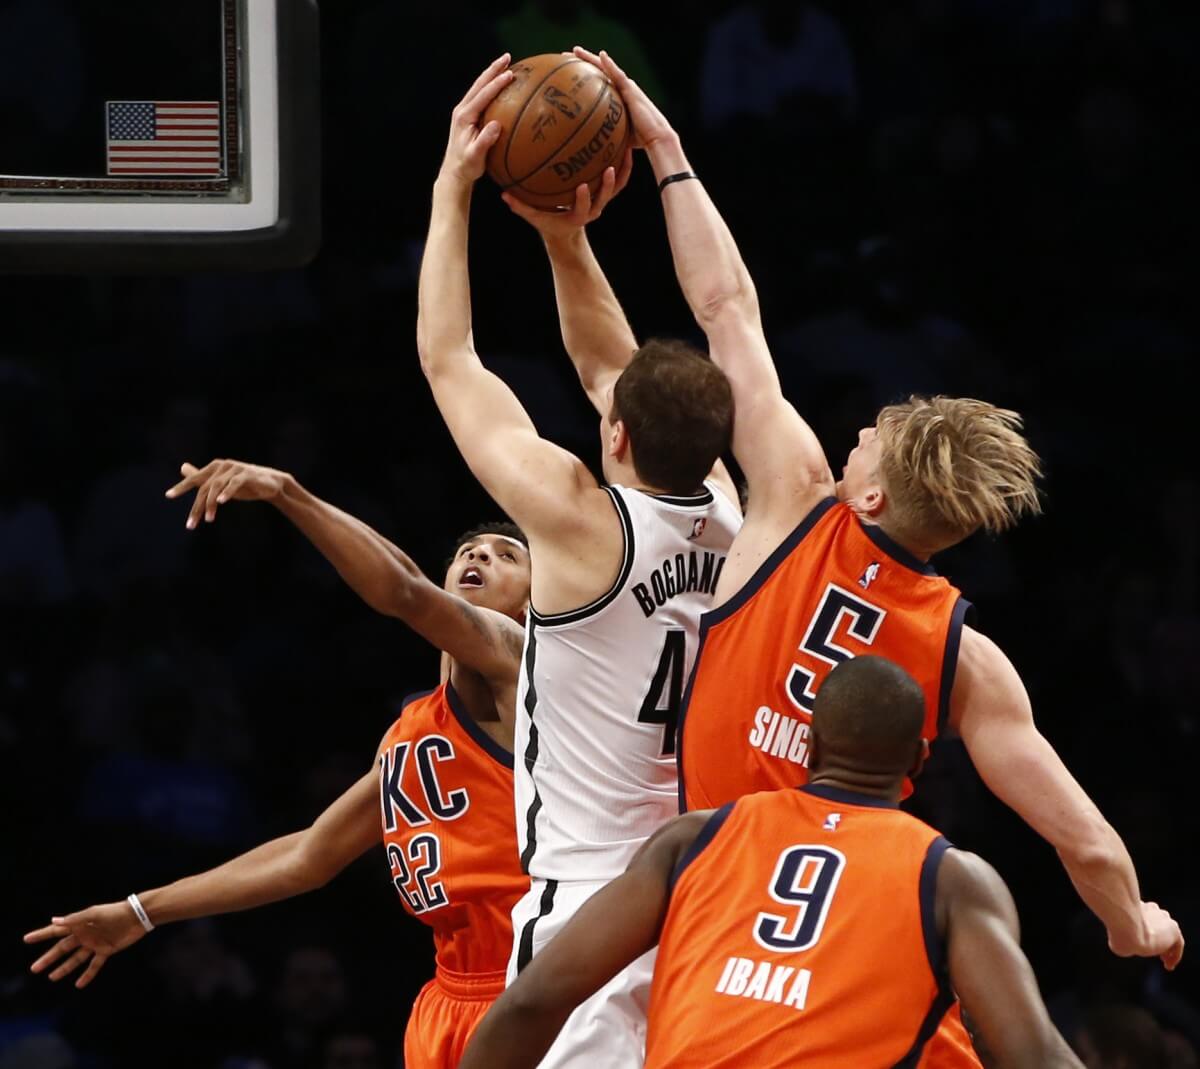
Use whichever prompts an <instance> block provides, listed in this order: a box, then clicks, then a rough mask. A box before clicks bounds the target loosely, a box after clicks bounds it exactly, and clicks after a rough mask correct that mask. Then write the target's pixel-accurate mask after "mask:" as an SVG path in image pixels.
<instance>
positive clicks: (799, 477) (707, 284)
mask: <svg viewBox="0 0 1200 1069" xmlns="http://www.w3.org/2000/svg"><path fill="white" fill-rule="evenodd" d="M575 53H576V55H577V56H579V57H580V58H581V59H587V60H589V61H590V62H593V63H596V64H597V65H599V66H600V67H601V69H602V70H603V71H604V72H605V74H607V75H608V77H609V78H611V79H612V80H613V82H614V84H615V85H616V87H617V89H618V91H619V92H620V93H621V96H622V97H623V98H624V100H625V103H626V106H627V107H628V108H629V116H630V120H631V122H632V123H633V126H634V129H635V130H636V131H637V134H636V137H637V144H638V147H640V148H644V149H645V150H646V153H647V155H648V156H649V157H650V163H651V165H652V166H653V168H654V177H655V179H656V180H657V181H658V182H659V183H660V190H661V196H662V202H663V210H664V212H665V215H666V220H667V233H668V236H669V238H670V241H671V252H672V255H673V256H674V259H675V272H676V275H677V276H678V278H679V284H680V287H681V288H682V290H683V295H684V297H685V298H686V300H687V302H688V305H689V306H690V307H691V309H692V313H693V315H695V317H696V321H697V322H698V323H699V324H700V326H701V328H702V329H703V330H704V333H705V335H706V336H707V337H708V342H709V352H710V354H711V355H712V358H713V360H714V361H715V362H716V363H717V365H718V366H719V367H720V368H721V370H722V371H724V372H725V374H726V375H728V377H729V381H730V383H731V384H732V386H733V396H734V405H735V418H734V429H733V453H734V456H735V457H736V458H737V461H738V463H739V464H740V465H741V467H742V470H743V471H744V472H745V474H746V478H747V479H748V481H749V483H750V492H751V500H752V501H753V502H754V506H753V511H758V510H759V509H760V508H765V509H769V510H771V511H772V512H774V511H776V510H781V511H783V512H787V513H789V514H791V513H794V512H799V513H801V514H803V513H806V512H807V511H808V508H809V507H811V504H812V503H815V501H817V500H819V499H820V498H821V497H825V496H827V495H829V494H831V493H832V492H833V476H832V473H831V472H830V470H829V464H828V462H827V460H826V459H825V453H824V451H823V450H822V449H821V445H820V443H819V442H818V441H817V439H816V436H815V435H814V434H813V432H812V429H811V428H810V427H809V426H808V424H807V423H805V422H804V420H802V419H801V418H800V416H799V414H798V413H797V412H796V410H795V408H793V407H792V405H791V404H790V403H789V402H788V401H787V400H786V399H785V398H784V396H783V392H782V390H781V389H780V385H779V376H778V375H777V373H776V371H775V364H774V362H773V360H772V359H771V353H770V350H769V349H768V348H767V342H766V337H765V336H764V334H763V328H762V319H761V317H760V315H759V307H758V294H757V292H756V290H755V288H754V281H753V279H752V278H751V277H750V273H749V271H747V269H746V265H745V263H744V262H743V260H742V256H741V253H740V252H739V251H738V247H737V244H736V242H735V241H734V239H733V235H732V234H731V233H730V231H729V227H728V226H726V224H725V221H724V219H722V218H721V215H720V213H719V212H718V211H717V209H716V206H715V205H714V204H713V202H712V199H711V198H710V197H709V196H708V193H707V192H706V191H705V189H704V186H703V184H702V183H701V182H700V181H697V180H695V175H694V174H693V172H692V168H691V164H690V163H689V162H688V159H687V156H686V155H685V154H684V151H683V147H682V145H681V143H680V140H679V135H678V134H677V133H676V132H675V130H674V129H673V128H672V127H671V125H670V123H669V122H668V121H667V119H666V117H665V116H664V115H663V114H662V112H661V111H659V109H658V108H657V107H656V106H655V105H654V103H653V102H652V101H651V100H650V99H649V97H647V96H646V94H645V93H644V92H643V91H642V89H641V88H640V87H639V86H638V85H637V83H636V82H634V81H633V80H632V79H631V78H629V76H628V75H626V74H625V72H624V71H622V70H621V68H620V67H618V66H617V65H616V63H614V62H613V60H612V58H611V57H610V56H608V55H607V54H606V53H603V52H602V53H600V55H599V56H595V55H593V54H592V53H590V52H587V51H586V50H585V49H581V48H577V49H576V50H575Z"/></svg>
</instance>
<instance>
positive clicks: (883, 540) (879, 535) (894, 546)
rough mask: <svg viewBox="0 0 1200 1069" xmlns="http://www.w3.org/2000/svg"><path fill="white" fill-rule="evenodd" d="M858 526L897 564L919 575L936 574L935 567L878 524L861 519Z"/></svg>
mask: <svg viewBox="0 0 1200 1069" xmlns="http://www.w3.org/2000/svg"><path fill="white" fill-rule="evenodd" d="M858 526H859V527H860V528H861V529H862V533H863V534H865V535H866V536H867V537H868V538H869V539H870V540H871V541H872V542H874V543H875V545H876V546H877V547H878V548H879V549H881V550H883V552H884V553H886V554H887V555H888V556H889V557H891V558H892V560H894V561H895V562H896V563H897V564H901V565H903V566H904V567H905V568H907V569H908V570H909V571H910V572H919V573H920V574H921V575H937V569H936V568H935V567H934V566H933V565H932V564H930V563H929V561H927V560H921V558H920V557H917V556H915V555H914V554H912V553H910V552H909V551H908V550H907V549H905V548H904V547H903V546H902V545H901V544H900V543H899V542H897V541H895V540H894V539H892V538H889V537H888V536H887V534H885V533H884V530H883V528H882V527H880V526H879V525H878V524H874V523H863V522H862V520H859V521H858Z"/></svg>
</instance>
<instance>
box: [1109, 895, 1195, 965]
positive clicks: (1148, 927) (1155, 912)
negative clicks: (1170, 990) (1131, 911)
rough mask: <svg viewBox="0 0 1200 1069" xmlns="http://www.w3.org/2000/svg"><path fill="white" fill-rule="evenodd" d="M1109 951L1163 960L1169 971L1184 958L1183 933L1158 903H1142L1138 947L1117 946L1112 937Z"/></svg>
mask: <svg viewBox="0 0 1200 1069" xmlns="http://www.w3.org/2000/svg"><path fill="white" fill-rule="evenodd" d="M1108 946H1109V949H1110V950H1112V951H1113V953H1114V954H1119V955H1120V956H1121V957H1134V956H1136V957H1140V958H1154V957H1157V958H1161V959H1162V963H1163V966H1164V968H1166V969H1167V970H1168V971H1170V970H1172V969H1174V968H1175V966H1176V965H1178V964H1179V962H1180V959H1181V958H1182V957H1183V932H1182V931H1180V928H1179V925H1178V923H1176V921H1175V918H1174V917H1172V916H1171V914H1169V913H1168V912H1167V911H1166V910H1165V909H1163V908H1162V907H1161V906H1159V905H1158V904H1157V903H1156V902H1143V903H1142V939H1141V941H1140V943H1138V944H1137V945H1136V946H1125V945H1118V944H1115V943H1114V942H1113V940H1112V938H1111V937H1110V938H1109V940H1108Z"/></svg>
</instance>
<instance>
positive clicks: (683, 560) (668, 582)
mask: <svg viewBox="0 0 1200 1069" xmlns="http://www.w3.org/2000/svg"><path fill="white" fill-rule="evenodd" d="M723 567H725V558H724V557H723V556H721V555H719V554H716V553H706V552H704V551H703V550H695V549H693V550H691V551H690V552H688V553H676V554H675V556H674V558H673V559H672V558H668V559H667V560H665V561H663V562H662V564H661V565H660V566H659V567H657V568H655V569H654V571H652V572H651V573H650V578H649V580H648V581H647V582H645V583H634V584H633V586H632V587H630V588H629V589H630V593H631V594H632V595H633V596H634V597H635V598H637V603H638V605H639V606H640V607H641V610H642V612H643V613H644V614H645V615H646V616H653V615H654V613H655V610H657V609H658V608H660V607H661V606H663V605H665V604H666V603H667V602H668V601H669V600H670V599H671V598H674V597H678V596H679V595H680V594H688V593H691V592H693V591H696V592H698V593H701V594H708V595H710V596H711V595H712V593H713V591H715V590H716V589H717V580H718V579H719V578H720V577H721V569H722V568H723Z"/></svg>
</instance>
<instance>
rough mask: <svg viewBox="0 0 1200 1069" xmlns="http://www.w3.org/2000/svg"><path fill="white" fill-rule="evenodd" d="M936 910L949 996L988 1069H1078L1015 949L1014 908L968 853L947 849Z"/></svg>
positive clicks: (991, 872)
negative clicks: (969, 1024) (982, 1047)
mask: <svg viewBox="0 0 1200 1069" xmlns="http://www.w3.org/2000/svg"><path fill="white" fill-rule="evenodd" d="M937 912H938V918H939V927H942V928H943V929H944V933H945V938H946V944H947V951H948V959H949V960H948V963H947V964H948V966H949V972H950V979H951V982H952V983H953V986H954V990H955V993H956V994H957V995H958V997H959V1000H960V1001H961V1002H962V1005H963V1009H965V1010H966V1012H967V1014H968V1015H969V1016H970V1018H971V1020H972V1021H973V1022H974V1023H975V1025H976V1026H977V1027H978V1029H979V1032H980V1035H981V1036H982V1038H983V1041H984V1043H985V1044H986V1046H987V1049H988V1050H989V1051H990V1052H991V1054H992V1055H993V1057H994V1058H995V1062H994V1064H995V1066H996V1069H1083V1066H1082V1063H1081V1062H1080V1061H1079V1059H1078V1058H1076V1057H1075V1055H1074V1054H1073V1053H1072V1052H1071V1048H1070V1047H1068V1046H1067V1044H1066V1042H1065V1041H1064V1040H1063V1038H1062V1036H1061V1035H1060V1034H1059V1032H1058V1029H1056V1028H1055V1027H1054V1025H1053V1024H1052V1023H1051V1021H1050V1015H1049V1014H1048V1013H1047V1012H1046V1006H1045V1003H1044V1002H1043V1001H1042V997H1041V994H1040V993H1039V992H1038V986H1037V980H1036V978H1035V977H1034V975H1033V970H1032V969H1031V968H1030V967H1029V961H1028V960H1027V959H1026V957H1025V954H1024V953H1023V952H1022V950H1021V944H1020V934H1019V927H1018V922H1017V909H1016V906H1015V905H1014V904H1013V900H1012V895H1011V894H1009V891H1008V888H1007V887H1006V886H1005V885H1004V881H1003V880H1002V879H1001V878H1000V876H999V875H998V874H997V872H996V870H995V869H993V868H992V867H991V866H990V865H989V864H988V863H987V862H986V861H984V860H982V859H981V858H979V857H976V856H975V855H974V854H968V853H965V852H963V851H960V850H949V851H947V852H946V855H945V857H944V858H943V859H942V863H941V866H940V868H939V871H938V885H937ZM988 1064H989V1065H992V1064H993V1063H992V1062H991V1061H989V1062H988Z"/></svg>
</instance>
